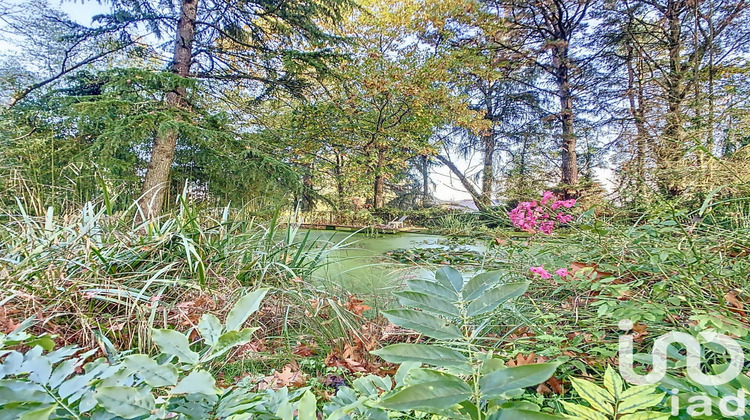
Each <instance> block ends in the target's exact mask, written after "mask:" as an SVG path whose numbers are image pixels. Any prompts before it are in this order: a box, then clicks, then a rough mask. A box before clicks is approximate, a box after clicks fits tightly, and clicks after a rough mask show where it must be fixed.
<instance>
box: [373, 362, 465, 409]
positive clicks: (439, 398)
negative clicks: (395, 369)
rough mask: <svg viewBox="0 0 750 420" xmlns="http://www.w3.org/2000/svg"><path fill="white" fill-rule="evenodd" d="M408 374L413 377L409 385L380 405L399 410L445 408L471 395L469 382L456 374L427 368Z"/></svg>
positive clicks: (414, 370)
mask: <svg viewBox="0 0 750 420" xmlns="http://www.w3.org/2000/svg"><path fill="white" fill-rule="evenodd" d="M409 376H410V377H413V378H412V381H410V382H409V383H410V385H409V386H407V387H405V388H403V389H402V390H400V391H398V392H396V393H395V394H392V395H390V396H388V397H387V398H385V399H383V400H382V401H381V402H380V406H382V407H384V408H388V409H391V410H401V411H405V410H413V409H417V408H431V409H446V408H448V407H450V406H452V405H454V404H458V403H460V402H462V401H466V400H468V399H469V397H470V396H471V387H469V384H467V383H466V382H464V381H463V380H462V379H461V378H459V377H457V376H453V375H449V374H447V373H442V372H438V371H434V370H428V369H412V370H411V371H410V372H409ZM414 377H416V380H414ZM416 381H419V382H416ZM415 382H416V383H415Z"/></svg>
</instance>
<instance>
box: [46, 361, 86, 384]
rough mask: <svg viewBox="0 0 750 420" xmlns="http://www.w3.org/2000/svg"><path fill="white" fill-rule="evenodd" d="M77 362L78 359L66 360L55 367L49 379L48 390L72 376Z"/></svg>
mask: <svg viewBox="0 0 750 420" xmlns="http://www.w3.org/2000/svg"><path fill="white" fill-rule="evenodd" d="M78 362H79V360H78V359H68V360H65V361H63V362H62V363H60V364H59V365H57V367H56V368H55V370H53V371H52V374H51V375H50V377H49V386H50V388H53V389H54V388H57V387H58V386H60V384H61V383H62V381H64V380H65V378H67V377H68V376H70V375H72V374H73V372H75V370H76V367H78Z"/></svg>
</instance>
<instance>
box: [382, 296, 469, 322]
mask: <svg viewBox="0 0 750 420" xmlns="http://www.w3.org/2000/svg"><path fill="white" fill-rule="evenodd" d="M393 294H394V295H396V297H397V298H398V301H399V303H400V304H401V305H403V306H411V307H413V308H418V309H422V310H424V311H427V312H432V313H434V314H437V315H444V316H449V317H455V318H458V317H459V316H461V314H460V313H459V312H458V308H456V305H454V304H452V303H450V302H448V301H447V300H445V299H442V298H440V297H438V296H435V295H428V294H426V293H422V292H412V291H403V292H395V293H393Z"/></svg>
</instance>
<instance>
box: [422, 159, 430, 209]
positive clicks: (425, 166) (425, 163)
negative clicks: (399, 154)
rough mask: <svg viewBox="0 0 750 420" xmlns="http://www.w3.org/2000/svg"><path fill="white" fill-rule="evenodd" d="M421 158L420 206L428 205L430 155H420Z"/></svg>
mask: <svg viewBox="0 0 750 420" xmlns="http://www.w3.org/2000/svg"><path fill="white" fill-rule="evenodd" d="M420 159H421V160H422V167H421V168H420V169H421V170H422V207H427V206H429V205H430V157H429V156H427V155H424V156H421V157H420Z"/></svg>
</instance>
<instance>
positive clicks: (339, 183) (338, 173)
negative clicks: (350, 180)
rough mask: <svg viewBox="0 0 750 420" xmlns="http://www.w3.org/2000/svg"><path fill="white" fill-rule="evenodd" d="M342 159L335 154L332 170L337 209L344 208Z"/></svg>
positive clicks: (338, 154) (337, 153)
mask: <svg viewBox="0 0 750 420" xmlns="http://www.w3.org/2000/svg"><path fill="white" fill-rule="evenodd" d="M343 168H344V157H343V156H342V155H341V154H340V153H339V152H336V166H335V167H334V168H333V173H334V176H335V178H336V195H337V197H338V203H337V205H338V207H339V209H341V208H343V207H344V169H343Z"/></svg>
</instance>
